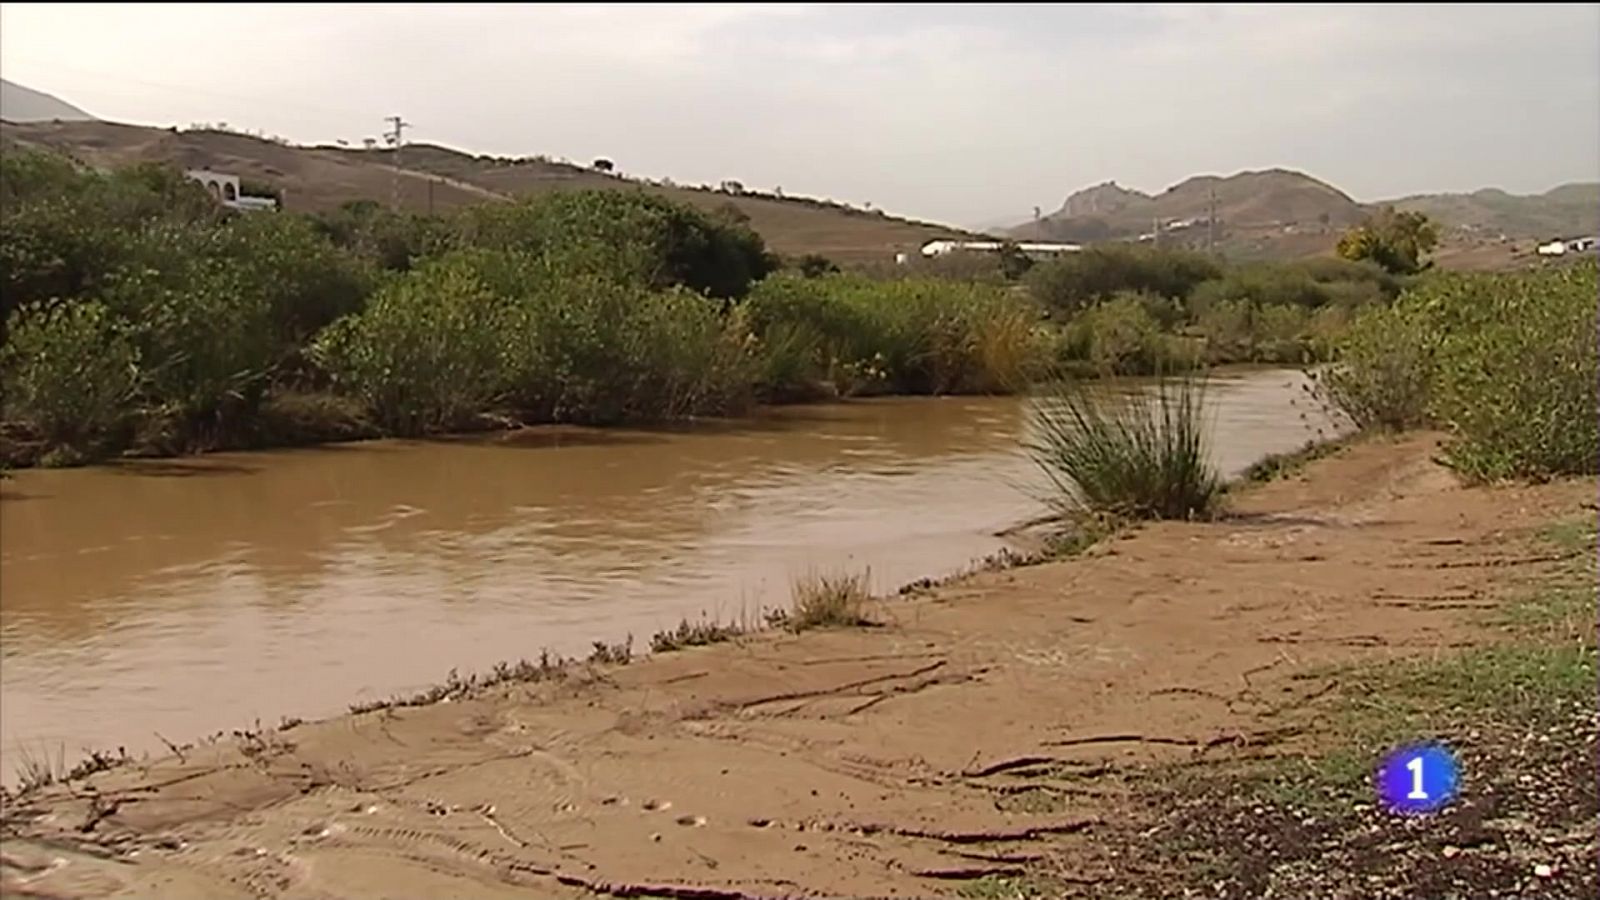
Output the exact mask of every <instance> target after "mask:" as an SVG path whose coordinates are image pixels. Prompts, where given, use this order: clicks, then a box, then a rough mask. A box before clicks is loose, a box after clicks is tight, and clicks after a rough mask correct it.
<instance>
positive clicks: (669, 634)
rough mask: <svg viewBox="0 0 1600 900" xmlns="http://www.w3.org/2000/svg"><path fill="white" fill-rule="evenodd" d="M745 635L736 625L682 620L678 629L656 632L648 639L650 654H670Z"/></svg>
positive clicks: (741, 628)
mask: <svg viewBox="0 0 1600 900" xmlns="http://www.w3.org/2000/svg"><path fill="white" fill-rule="evenodd" d="M744 633H745V629H744V628H743V627H741V626H738V625H724V624H721V623H719V622H713V621H711V620H710V619H701V620H699V621H697V622H691V621H689V620H688V619H683V620H682V621H680V622H678V627H676V628H669V629H667V630H665V631H658V632H656V633H655V634H654V635H651V637H650V652H651V653H671V652H672V651H674V650H682V649H683V648H685V647H702V646H705V645H706V644H720V643H722V642H723V641H731V640H733V639H734V638H736V637H739V636H740V635H742V634H744Z"/></svg>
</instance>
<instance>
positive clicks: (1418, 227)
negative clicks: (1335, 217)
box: [1339, 206, 1439, 275]
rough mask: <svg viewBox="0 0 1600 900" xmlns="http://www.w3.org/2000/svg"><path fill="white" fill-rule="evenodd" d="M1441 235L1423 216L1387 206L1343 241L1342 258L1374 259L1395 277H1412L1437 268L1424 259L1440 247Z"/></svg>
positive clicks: (1340, 243) (1340, 252) (1340, 245)
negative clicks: (1430, 267)
mask: <svg viewBox="0 0 1600 900" xmlns="http://www.w3.org/2000/svg"><path fill="white" fill-rule="evenodd" d="M1438 243H1439V231H1438V229H1437V228H1436V227H1435V226H1434V224H1433V222H1431V221H1429V219H1428V217H1427V216H1425V215H1423V214H1422V213H1420V212H1399V211H1396V210H1395V208H1394V207H1392V206H1385V207H1383V208H1382V209H1380V210H1378V212H1376V213H1375V214H1373V215H1372V216H1369V217H1368V218H1367V220H1366V221H1365V222H1363V223H1361V224H1360V225H1357V226H1356V227H1354V228H1352V229H1350V230H1349V231H1346V232H1345V233H1344V236H1343V237H1341V238H1339V255H1340V256H1342V257H1344V258H1345V259H1350V260H1356V261H1358V262H1359V261H1361V260H1364V259H1370V260H1372V261H1373V262H1375V263H1377V264H1378V265H1380V266H1382V267H1383V268H1384V270H1385V271H1388V272H1391V273H1393V274H1395V275H1412V274H1415V273H1417V272H1420V271H1422V270H1423V269H1426V268H1427V267H1429V266H1431V265H1433V263H1431V262H1427V263H1425V262H1423V259H1422V257H1423V256H1424V255H1425V254H1427V253H1428V251H1430V250H1432V249H1433V248H1434V247H1436V246H1438Z"/></svg>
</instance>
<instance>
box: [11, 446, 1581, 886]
mask: <svg viewBox="0 0 1600 900" xmlns="http://www.w3.org/2000/svg"><path fill="white" fill-rule="evenodd" d="M1435 446H1436V444H1435V438H1433V437H1429V436H1412V437H1407V438H1405V439H1404V440H1401V441H1398V442H1393V443H1390V442H1370V443H1363V444H1358V445H1356V446H1354V447H1352V448H1350V449H1348V450H1346V451H1344V452H1342V453H1340V454H1338V455H1336V456H1334V457H1331V458H1328V459H1323V460H1320V461H1317V462H1315V463H1312V464H1311V465H1310V467H1309V468H1307V469H1306V470H1305V472H1304V473H1303V474H1302V475H1300V476H1298V477H1296V478H1292V479H1289V480H1285V481H1280V482H1276V483H1273V484H1270V485H1266V486H1263V487H1260V488H1257V489H1253V490H1251V491H1249V492H1246V493H1244V494H1242V495H1240V496H1237V497H1235V498H1234V502H1233V504H1232V510H1233V512H1232V513H1231V514H1230V515H1229V516H1228V517H1227V518H1225V519H1223V520H1222V521H1218V522H1211V523H1196V524H1183V523H1163V524H1159V525H1153V526H1148V527H1143V528H1140V529H1138V530H1136V531H1134V532H1131V533H1125V534H1123V535H1121V536H1119V537H1118V538H1116V539H1113V540H1109V541H1107V542H1104V543H1102V544H1101V545H1100V546H1097V547H1095V548H1092V549H1091V550H1089V551H1088V552H1087V553H1086V554H1084V555H1083V556H1080V557H1078V558H1076V559H1072V560H1068V561H1064V562H1058V563H1050V564H1044V565H1038V566H1032V567H1026V568H1020V569H1013V570H1009V571H1004V572H992V573H986V574H981V575H977V576H974V577H972V578H969V579H966V580H964V581H960V582H958V583H956V584H953V585H950V586H946V587H943V588H939V589H935V590H933V591H930V592H926V593H924V594H921V595H919V596H915V597H912V598H907V599H896V600H892V601H886V602H884V603H883V604H882V605H881V606H880V607H879V608H878V609H877V610H876V611H875V615H876V617H877V618H878V619H879V620H880V621H881V622H882V625H881V627H877V628H870V629H856V630H849V631H827V632H810V633H806V634H803V635H800V636H792V635H786V634H785V635H780V634H766V635H760V636H756V637H752V638H747V639H744V640H741V641H738V642H735V643H729V644H722V645H717V646H712V647H706V648H699V649H694V650H689V651H685V652H678V653H673V654H666V655H661V656H658V657H655V658H652V659H649V660H648V661H643V662H638V663H635V664H633V665H630V666H624V667H597V668H588V667H580V668H579V669H577V670H575V671H574V672H573V673H572V675H571V676H570V677H567V678H563V679H558V680H555V681H548V682H541V683H530V684H512V685H502V686H498V687H495V688H492V689H489V690H486V691H483V692H480V693H479V694H477V695H476V696H471V697H467V698H464V699H460V700H456V701H452V702H443V703H437V704H434V705H431V706H423V707H415V708H401V709H392V710H384V711H378V712H370V713H364V714H360V715H347V716H342V717H338V718H335V719H332V720H328V721H324V722H318V723H313V724H306V725H300V726H298V727H295V728H292V729H290V730H286V731H281V732H272V733H267V734H252V735H250V736H248V737H247V738H246V739H243V740H224V741H218V742H214V743H209V744H201V745H199V746H196V747H193V748H190V749H188V750H186V751H185V752H184V753H183V755H182V756H181V757H180V756H177V755H174V756H170V757H168V758H164V759H160V760H156V761H152V762H148V763H136V764H132V765H128V766H123V767H121V768H118V769H114V770H111V771H107V772H102V773H99V774H97V775H94V776H91V777H89V778H87V779H82V780H78V781H75V782H72V783H70V784H68V785H57V786H54V787H51V788H47V789H45V790H43V791H39V792H36V793H33V794H31V795H29V796H27V797H24V798H21V799H17V798H12V799H10V800H9V801H8V804H7V805H8V808H7V809H6V810H5V827H6V830H7V831H6V833H7V836H8V837H7V840H6V841H5V848H4V856H3V859H0V863H3V867H0V871H3V876H4V878H5V879H6V882H5V883H6V885H7V886H9V888H10V891H9V894H11V895H15V896H50V897H78V896H125V897H134V896H138V897H157V896H159V897H173V898H191V897H192V898H228V897H304V898H332V897H360V898H368V897H422V896H428V897H447V896H448V897H467V896H471V897H502V896H503V897H513V896H514V897H530V896H551V897H569V896H583V895H585V894H586V893H589V892H600V893H610V894H613V895H617V896H678V897H730V898H731V897H800V896H805V897H934V896H949V895H953V894H955V893H956V892H957V891H958V890H959V889H961V888H962V886H963V885H964V884H966V885H969V886H970V883H971V882H970V879H974V878H978V877H980V876H983V875H985V874H992V875H993V874H1005V873H1008V872H1012V871H1016V870H1017V869H1018V868H1019V867H1025V866H1027V865H1028V864H1029V863H1030V862H1031V861H1037V860H1039V859H1045V858H1048V859H1050V860H1052V861H1053V863H1052V867H1053V869H1054V870H1055V871H1057V872H1059V873H1060V878H1061V883H1066V884H1071V883H1073V882H1074V881H1075V880H1076V881H1078V882H1081V883H1086V884H1093V883H1095V882H1096V880H1097V879H1100V878H1102V877H1104V873H1103V872H1101V871H1099V870H1098V868H1097V867H1099V866H1103V865H1106V864H1107V863H1106V862H1105V853H1103V852H1098V851H1097V847H1096V842H1097V841H1098V840H1100V836H1101V835H1102V834H1108V833H1110V832H1111V831H1112V830H1113V826H1114V825H1115V824H1116V822H1115V819H1116V817H1117V816H1119V815H1122V814H1123V812H1124V811H1125V810H1127V809H1128V808H1130V803H1131V801H1133V800H1136V799H1137V798H1136V797H1130V796H1129V791H1137V790H1138V788H1137V785H1136V784H1135V785H1132V786H1130V785H1129V784H1128V783H1127V782H1126V781H1124V780H1119V779H1100V778H1097V777H1096V776H1097V775H1099V774H1101V773H1105V772H1108V771H1115V770H1122V769H1126V767H1129V766H1144V765H1149V764H1152V763H1166V764H1185V765H1187V764H1208V763H1210V762H1215V761H1222V760H1228V759H1235V758H1238V757H1239V756H1241V755H1249V754H1252V753H1257V752H1260V751H1261V750H1262V749H1263V748H1272V749H1273V751H1274V752H1295V751H1296V750H1297V749H1310V742H1314V741H1315V740H1316V738H1315V737H1314V736H1312V735H1309V734H1308V733H1307V732H1302V731H1300V730H1297V729H1296V728H1295V727H1292V726H1290V725H1287V724H1286V718H1287V717H1286V716H1285V715H1284V714H1285V712H1286V711H1289V710H1292V709H1294V708H1296V707H1297V706H1298V705H1300V704H1302V703H1303V702H1304V701H1306V700H1307V699H1308V698H1310V697H1311V696H1313V695H1316V694H1319V693H1320V692H1324V691H1326V690H1327V687H1328V686H1327V684H1326V683H1325V681H1324V677H1325V676H1322V675H1319V674H1318V673H1319V672H1322V671H1325V666H1326V664H1329V663H1340V662H1348V661H1360V660H1379V659H1385V658H1389V657H1393V656H1396V655H1402V654H1422V653H1428V652H1430V651H1435V650H1438V649H1439V648H1445V647H1449V646H1456V645H1461V644H1464V643H1468V642H1470V641H1472V640H1473V639H1474V635H1475V634H1476V627H1477V626H1475V625H1474V624H1473V623H1472V617H1473V615H1474V611H1475V609H1477V608H1479V607H1483V606H1484V605H1486V604H1489V603H1491V602H1493V599H1494V597H1495V596H1496V595H1497V594H1498V593H1500V592H1502V591H1504V590H1507V589H1509V588H1510V587H1511V586H1513V585H1514V584H1515V583H1516V582H1517V581H1518V580H1519V579H1523V578H1525V577H1527V576H1528V575H1529V574H1530V573H1534V572H1537V571H1539V570H1541V569H1542V568H1544V567H1548V566H1551V565H1553V564H1555V561H1554V560H1553V558H1552V554H1551V553H1550V552H1549V550H1548V548H1547V547H1540V546H1537V545H1535V544H1533V543H1531V542H1529V540H1528V539H1527V538H1526V537H1522V536H1519V535H1526V533H1527V531H1528V529H1530V528H1533V527H1536V526H1538V525H1541V524H1543V523H1547V522H1550V521H1553V520H1556V519H1561V518H1568V519H1570V518H1571V517H1573V516H1575V515H1579V514H1582V513H1583V509H1584V504H1585V503H1586V502H1592V500H1593V497H1594V490H1595V486H1594V483H1593V481H1592V480H1584V481H1568V482H1560V483H1555V484H1549V485H1542V486H1534V487H1508V488H1493V489H1465V488H1461V487H1459V486H1457V484H1456V483H1455V481H1454V479H1453V477H1452V476H1451V475H1450V474H1449V473H1448V472H1446V471H1445V470H1443V469H1442V468H1440V467H1438V466H1437V465H1436V464H1434V463H1433V462H1432V460H1431V456H1432V453H1433V450H1434V448H1435ZM1040 767H1047V768H1049V769H1051V770H1052V771H1054V772H1055V773H1057V775H1058V776H1062V775H1065V776H1070V777H1066V778H1064V779H1063V778H1060V777H1058V778H1057V781H1056V783H1057V784H1058V785H1061V784H1065V785H1067V786H1066V787H1058V788H1057V789H1056V791H1055V796H1054V798H1053V802H1052V803H1050V804H1044V805H1035V804H1031V803H1029V802H1026V797H1025V796H1024V795H1025V794H1026V793H1027V792H1028V791H1029V790H1031V789H1029V788H1027V787H1026V786H1025V785H1022V784H1020V780H1019V779H1018V778H1017V777H1016V776H1017V775H1018V774H1021V773H1025V772H1027V771H1030V770H1033V771H1036V770H1038V769H1039V768H1040ZM1073 785H1076V787H1073ZM1100 849H1101V850H1103V847H1102V848H1100ZM1075 859H1077V860H1081V861H1082V864H1081V867H1080V868H1074V865H1073V860H1075ZM1094 893H1095V892H1094V891H1090V894H1091V895H1093V894H1094Z"/></svg>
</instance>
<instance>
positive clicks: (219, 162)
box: [0, 121, 970, 262]
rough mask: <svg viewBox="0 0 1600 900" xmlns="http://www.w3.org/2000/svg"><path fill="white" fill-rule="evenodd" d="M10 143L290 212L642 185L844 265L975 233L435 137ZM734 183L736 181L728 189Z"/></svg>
mask: <svg viewBox="0 0 1600 900" xmlns="http://www.w3.org/2000/svg"><path fill="white" fill-rule="evenodd" d="M0 144H3V145H6V146H24V147H26V146H36V147H44V148H50V149H53V150H56V151H58V152H62V153H65V154H67V155H69V156H72V157H73V158H75V159H78V160H79V161H81V162H83V163H85V164H88V165H92V166H97V167H102V168H105V167H115V166H123V165H129V164H132V163H136V162H170V163H174V164H177V165H180V166H183V167H185V168H205V167H210V168H212V169H215V170H217V171H220V172H228V173H231V174H235V175H238V176H240V177H241V178H244V179H248V180H251V181H258V182H262V183H265V184H269V185H271V186H273V187H275V188H278V189H280V190H281V191H282V192H283V195H284V205H285V207H286V208H288V209H298V210H306V211H317V210H327V209H333V208H336V207H338V206H339V205H340V204H342V203H345V202H347V201H350V200H361V199H368V200H377V201H380V202H383V203H388V202H389V201H390V199H391V198H392V197H393V196H394V192H395V191H396V190H398V191H399V195H400V203H401V207H402V208H404V209H407V210H411V211H416V212H424V211H427V210H430V209H431V210H434V211H437V212H444V211H447V210H450V209H455V208H458V207H461V206H465V205H468V204H474V203H494V202H504V201H506V200H508V199H510V198H512V197H516V196H521V195H527V194H539V193H544V192H548V191H560V190H578V189H582V188H601V189H608V190H644V191H648V192H650V193H654V194H659V195H662V196H666V197H670V198H672V199H675V200H680V201H684V202H687V203H691V204H694V205H695V206H698V207H700V208H702V209H706V210H711V211H715V210H719V209H722V208H724V207H731V208H732V209H733V210H737V211H738V213H740V214H742V215H744V216H747V217H748V224H749V225H750V227H752V228H754V229H755V230H756V231H757V232H759V233H760V234H761V236H762V237H763V238H765V239H766V241H767V244H768V246H769V247H771V248H772V249H773V250H775V251H777V252H779V253H782V254H786V255H792V256H800V255H804V254H807V253H820V254H823V255H825V256H828V257H829V258H831V259H834V260H837V261H839V262H868V261H884V260H890V259H893V257H894V254H895V253H897V252H905V253H915V252H916V251H917V249H918V248H920V247H921V246H922V245H923V244H924V243H926V242H928V241H930V240H934V239H937V238H953V237H964V236H970V232H967V231H965V230H964V229H960V228H953V227H949V226H944V225H938V224H935V223H930V222H917V221H912V220H908V219H902V218H897V217H894V216H889V215H886V214H884V213H883V212H882V211H879V210H864V209H859V208H855V207H849V206H845V205H843V204H838V203H832V202H830V201H824V200H816V199H810V198H805V197H777V196H774V195H771V194H756V193H753V192H743V191H738V192H735V193H729V192H724V191H721V190H716V189H711V188H695V187H684V186H678V185H673V184H671V183H670V182H667V181H665V180H662V181H643V180H636V179H632V178H627V177H624V176H621V175H616V174H607V173H603V172H599V171H596V170H594V169H590V168H586V167H583V166H578V165H574V164H571V163H566V162H558V161H552V160H548V159H544V158H542V157H524V158H521V159H506V158H494V157H489V156H482V155H478V156H475V155H473V154H470V153H465V152H462V151H458V150H452V149H450V148H447V147H440V146H435V145H432V144H408V145H407V146H406V147H405V148H404V150H403V151H402V153H401V154H400V156H399V163H400V167H398V168H397V167H396V166H395V161H396V156H395V153H394V151H393V150H392V149H386V148H380V149H373V150H361V149H351V148H346V147H337V146H320V147H302V146H295V145H291V144H287V143H282V142H278V141H273V140H268V139H265V138H261V137H254V136H251V135H246V134H239V133H236V132H231V131H213V130H192V131H179V130H178V129H175V128H168V129H161V128H146V127H142V126H137V125H122V124H118V123H115V122H101V121H90V122H65V121H63V122H33V123H10V122H7V123H0ZM730 187H731V186H730Z"/></svg>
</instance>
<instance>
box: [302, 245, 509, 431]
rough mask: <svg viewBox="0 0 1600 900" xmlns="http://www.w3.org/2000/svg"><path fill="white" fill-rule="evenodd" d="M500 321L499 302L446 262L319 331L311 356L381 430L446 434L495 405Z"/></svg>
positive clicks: (500, 382)
mask: <svg viewBox="0 0 1600 900" xmlns="http://www.w3.org/2000/svg"><path fill="white" fill-rule="evenodd" d="M506 322H507V313H506V308H505V305H504V304H503V303H501V302H500V300H499V298H497V297H496V296H495V295H494V294H493V293H492V292H491V291H489V290H488V289H487V288H486V287H485V286H484V285H483V283H482V282H481V281H480V280H479V279H478V278H477V277H475V276H474V275H473V273H472V272H471V271H470V269H469V268H468V267H466V266H464V265H461V264H459V263H455V262H453V261H448V260H446V261H441V262H437V263H433V264H430V265H427V266H424V267H423V268H421V269H418V270H416V271H414V272H412V273H410V274H409V275H407V276H406V277H405V278H403V279H400V280H398V281H394V282H392V283H390V284H387V285H385V286H384V287H383V288H381V289H379V291H378V292H377V293H376V294H375V295H373V297H372V300H371V302H370V303H369V304H368V306H367V308H366V310H365V311H363V312H361V313H358V314H356V315H353V316H347V317H345V318H343V319H341V320H339V321H338V322H335V323H334V324H333V325H332V326H330V327H329V328H327V329H325V330H324V331H323V332H322V333H321V334H320V335H319V336H318V337H317V339H316V342H315V344H314V347H313V354H314V356H315V358H316V359H317V360H318V362H319V363H320V364H321V365H322V366H323V368H324V369H326V370H327V372H328V373H329V374H330V375H331V376H332V378H333V383H334V385H335V386H336V387H338V388H339V389H341V390H344V391H348V392H349V393H351V394H353V395H354V396H356V397H359V398H360V399H361V400H362V401H363V402H364V403H365V404H366V405H367V408H368V409H369V410H371V413H372V416H373V419H374V420H375V421H377V422H378V424H379V425H380V426H382V427H383V428H385V429H386V430H388V431H390V432H393V433H396V434H403V435H415V434H423V433H426V432H430V431H442V430H446V429H450V428H459V427H463V426H465V425H467V424H468V423H469V422H470V421H471V420H472V419H473V417H475V416H476V415H477V414H479V413H482V412H484V411H486V410H488V409H490V408H491V407H492V406H493V405H494V404H495V403H496V402H497V401H499V400H500V399H501V395H502V393H503V391H504V389H505V380H506V375H505V372H506V361H505V358H504V354H505V352H506V343H507V337H506V330H505V326H506Z"/></svg>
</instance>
